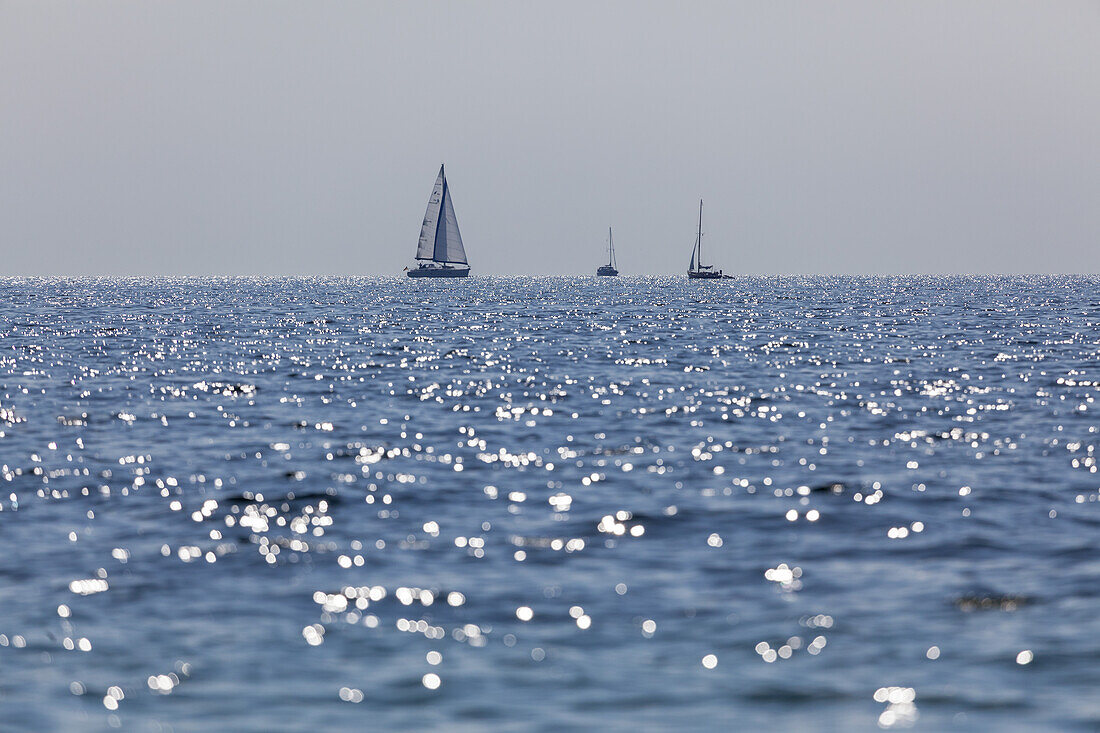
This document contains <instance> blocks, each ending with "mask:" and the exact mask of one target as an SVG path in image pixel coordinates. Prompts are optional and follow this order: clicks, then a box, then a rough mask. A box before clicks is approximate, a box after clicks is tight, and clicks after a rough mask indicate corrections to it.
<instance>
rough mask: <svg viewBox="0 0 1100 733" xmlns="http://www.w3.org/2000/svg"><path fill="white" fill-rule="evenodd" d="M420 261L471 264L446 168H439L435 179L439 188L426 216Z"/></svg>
mask: <svg viewBox="0 0 1100 733" xmlns="http://www.w3.org/2000/svg"><path fill="white" fill-rule="evenodd" d="M416 259H418V260H434V261H435V262H449V263H458V264H462V265H466V264H469V263H468V262H467V261H466V250H465V248H463V246H462V234H461V233H459V231H458V218H457V217H456V216H455V208H454V204H453V203H452V202H451V190H450V188H449V187H448V186H447V177H446V176H445V175H444V174H443V166H439V176H438V177H436V179H435V187H434V188H433V189H432V195H431V197H430V198H429V199H428V210H427V211H426V212H424V223H423V224H422V225H421V227H420V243H419V244H418V245H417V248H416Z"/></svg>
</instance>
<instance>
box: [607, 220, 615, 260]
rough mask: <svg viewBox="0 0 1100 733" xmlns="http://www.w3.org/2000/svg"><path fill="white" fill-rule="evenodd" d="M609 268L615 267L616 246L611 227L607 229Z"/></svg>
mask: <svg viewBox="0 0 1100 733" xmlns="http://www.w3.org/2000/svg"><path fill="white" fill-rule="evenodd" d="M607 266H608V267H614V266H615V244H614V240H613V239H612V238H611V227H608V228H607Z"/></svg>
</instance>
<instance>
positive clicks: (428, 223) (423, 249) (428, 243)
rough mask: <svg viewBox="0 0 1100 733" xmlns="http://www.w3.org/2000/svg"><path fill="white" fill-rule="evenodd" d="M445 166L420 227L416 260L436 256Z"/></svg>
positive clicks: (433, 189)
mask: <svg viewBox="0 0 1100 733" xmlns="http://www.w3.org/2000/svg"><path fill="white" fill-rule="evenodd" d="M444 183H445V181H444V179H443V166H439V175H438V176H436V179H435V187H434V188H432V195H431V196H430V197H429V198H428V210H427V211H425V212H424V223H423V224H422V225H421V226H420V243H419V244H418V245H417V247H416V259H418V260H430V259H433V255H434V254H435V240H436V230H437V229H438V228H439V227H438V223H439V210H440V208H441V205H442V203H443V186H444Z"/></svg>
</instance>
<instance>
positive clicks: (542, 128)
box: [0, 0, 1100, 275]
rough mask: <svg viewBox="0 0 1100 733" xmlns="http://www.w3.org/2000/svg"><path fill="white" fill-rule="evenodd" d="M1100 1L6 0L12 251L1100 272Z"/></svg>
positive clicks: (4, 138)
mask: <svg viewBox="0 0 1100 733" xmlns="http://www.w3.org/2000/svg"><path fill="white" fill-rule="evenodd" d="M1098 39H1100V3H1097V2H1095V1H1092V0H1090V1H1087V2H1085V1H1081V2H1034V1H1029V2H1008V1H1005V0H991V1H990V2H958V1H957V0H951V1H949V2H935V1H930V0H921V1H920V2H881V1H879V0H875V1H873V2H830V3H801V2H765V1H763V0H762V1H760V2H753V3H739V2H729V1H720V2H687V3H673V2H662V3H652V2H639V1H638V0H629V1H627V2H591V1H584V2H561V1H558V0H555V2H543V3H527V2H470V1H464V2H457V3H456V2H446V3H444V2H431V3H428V2H400V3H398V2H392V3H385V2H359V1H356V2H293V3H290V2H269V1H266V0H265V1H263V2H261V1H260V0H256V1H255V2H234V1H232V0H229V1H227V0H217V1H216V2H201V1H195V0H186V1H183V0H181V1H179V2H163V1H162V2H148V1H146V0H140V1H137V0H135V1H134V2H111V1H110V0H106V1H104V0H101V1H99V2H75V1H74V2H50V1H48V0H26V1H20V2H16V1H13V0H0V255H2V260H0V273H2V274H220V273H224V274H299V273H300V274H330V273H331V274H352V275H355V274H375V273H380V274H386V273H395V274H396V273H399V272H400V270H401V268H402V267H403V266H404V265H406V264H409V263H411V261H412V256H413V252H414V250H415V246H416V239H417V236H418V234H419V229H420V220H421V218H422V216H423V214H424V207H425V205H426V203H427V199H428V195H429V193H430V192H431V187H432V183H433V181H434V179H435V174H436V171H437V170H438V167H439V163H440V162H441V161H445V162H446V164H447V173H448V180H449V182H450V185H451V190H452V194H453V198H454V202H455V209H456V211H457V214H458V221H459V224H460V226H461V228H462V234H463V239H464V240H465V242H466V249H467V252H468V253H469V257H470V261H471V264H472V266H473V268H474V274H573V273H588V272H591V271H593V270H594V269H595V267H596V266H597V265H598V264H599V263H600V259H601V257H602V256H603V248H604V247H605V239H606V235H607V226H608V225H609V224H611V225H614V227H615V241H616V245H617V248H618V250H619V259H620V268H621V269H622V271H623V273H624V274H650V273H652V274H656V273H682V272H683V271H684V270H685V269H686V267H687V262H688V259H689V256H690V249H691V243H692V240H693V236H694V227H695V216H696V206H697V205H698V199H699V198H703V199H705V200H706V209H705V214H704V230H705V231H706V232H707V237H706V238H705V240H704V244H705V246H706V247H707V252H708V254H709V255H710V257H709V258H712V259H713V261H714V262H715V263H716V264H718V265H719V266H720V267H723V268H725V269H726V271H727V272H749V273H910V272H1100V132H1098V131H1100V42H1098Z"/></svg>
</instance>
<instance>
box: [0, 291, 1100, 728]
mask: <svg viewBox="0 0 1100 733" xmlns="http://www.w3.org/2000/svg"><path fill="white" fill-rule="evenodd" d="M1098 286H1100V279H1097V278H1085V277H1003V278H1002V277H956V278H931V277H914V278H748V277H746V278H738V279H734V280H731V281H719V282H706V281H697V282H688V281H686V280H685V279H684V278H681V277H670V278H619V279H599V280H597V279H595V278H591V277H586V278H576V279H568V278H516V279H501V278H478V277H474V278H471V279H470V280H468V281H455V282H444V281H410V280H407V279H405V278H363V279H355V278H346V279H76V280H63V279H24V278H9V279H5V280H2V281H0V550H2V551H0V711H2V713H0V715H2V719H3V723H2V727H3V728H4V729H5V730H26V731H43V730H51V729H56V730H100V729H104V730H110V729H112V728H122V729H125V730H138V731H162V730H175V731H197V730H233V731H270V730H339V729H348V730H363V729H375V730H386V729H393V730H431V729H435V730H448V731H452V730H484V729H498V730H517V731H525V730H562V729H593V730H594V729H608V730H638V729H643V730H651V729H678V730H712V729H743V730H754V729H755V730H778V729H787V730H808V729H824V730H830V729H832V730H869V729H876V728H877V727H882V728H903V727H910V726H911V727H914V728H915V729H917V730H936V731H939V730H995V729H996V730H1042V729H1049V730H1069V729H1074V728H1080V729H1095V728H1096V727H1097V726H1100V692H1098V690H1100V493H1098V490H1100V475H1098V473H1097V460H1098V456H1097V449H1096V447H1097V443H1098V441H1100V419H1098V418H1100V403H1098V402H1097V397H1098V395H1100V351H1098V349H1100V291H1098Z"/></svg>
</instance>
